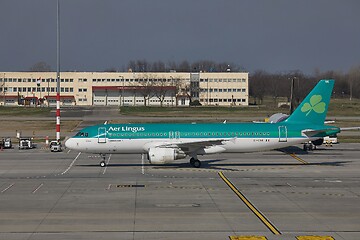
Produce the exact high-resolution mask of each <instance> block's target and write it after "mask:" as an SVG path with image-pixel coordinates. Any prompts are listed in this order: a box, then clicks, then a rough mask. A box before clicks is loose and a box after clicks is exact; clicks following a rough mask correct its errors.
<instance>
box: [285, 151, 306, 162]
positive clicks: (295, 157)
mask: <svg viewBox="0 0 360 240" xmlns="http://www.w3.org/2000/svg"><path fill="white" fill-rule="evenodd" d="M288 154H289V155H290V156H291V157H293V158H294V159H296V160H298V161H299V162H301V163H302V164H309V163H308V162H307V161H305V160H303V159H301V158H299V157H298V156H296V155H295V154H294V153H288Z"/></svg>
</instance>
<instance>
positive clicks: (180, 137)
mask: <svg viewBox="0 0 360 240" xmlns="http://www.w3.org/2000/svg"><path fill="white" fill-rule="evenodd" d="M334 83H335V81H334V80H332V79H329V80H320V81H319V82H318V83H317V85H316V86H315V87H314V88H313V90H312V91H311V92H310V93H309V94H308V95H307V97H306V98H305V99H304V100H303V101H302V103H301V104H300V105H299V106H298V107H297V108H296V109H295V111H294V112H293V113H292V114H291V115H290V116H289V117H288V118H287V119H286V120H284V121H281V122H278V123H262V124H259V123H226V122H224V123H201V124H200V123H199V124H198V123H195V124H194V123H188V124H187V123H145V124H101V125H95V126H89V127H86V128H84V129H82V130H80V131H79V132H78V133H77V134H76V135H75V136H73V137H71V138H69V139H68V140H67V141H66V142H65V146H66V147H67V148H69V149H73V150H77V151H81V152H86V153H91V154H100V155H101V156H102V161H101V162H100V166H101V167H105V166H106V163H105V156H106V154H116V153H117V154H125V153H134V154H147V156H148V160H149V162H150V163H151V164H167V163H172V162H174V161H175V160H178V159H184V158H186V157H187V156H189V157H190V164H191V166H193V167H196V168H199V167H200V166H201V162H200V160H199V159H198V156H199V155H206V154H215V153H223V152H224V153H225V152H226V153H244V152H256V151H267V150H273V149H279V148H284V147H288V146H292V145H295V144H299V143H304V142H307V141H316V140H317V139H322V138H323V137H325V136H331V135H336V134H337V133H339V132H340V131H341V129H340V128H338V127H335V126H328V125H326V124H324V121H325V118H326V114H327V110H328V106H329V103H330V97H331V93H332V90H333V87H334Z"/></svg>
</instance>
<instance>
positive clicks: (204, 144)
mask: <svg viewBox="0 0 360 240" xmlns="http://www.w3.org/2000/svg"><path fill="white" fill-rule="evenodd" d="M227 141H231V139H230V140H229V139H217V140H209V141H193V142H179V143H171V144H170V143H169V144H163V145H160V146H158V147H166V148H180V149H181V150H182V151H184V152H185V153H190V152H195V151H197V150H199V149H202V148H208V147H212V146H216V145H224V144H225V142H227Z"/></svg>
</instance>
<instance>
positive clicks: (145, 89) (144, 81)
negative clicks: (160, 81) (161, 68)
mask: <svg viewBox="0 0 360 240" xmlns="http://www.w3.org/2000/svg"><path fill="white" fill-rule="evenodd" d="M137 82H138V89H139V93H140V95H141V96H142V97H143V98H144V106H145V107H146V106H147V103H148V102H149V100H150V98H152V97H153V96H154V94H155V93H154V84H155V81H154V76H150V75H149V74H142V75H141V76H139V77H138V81H137Z"/></svg>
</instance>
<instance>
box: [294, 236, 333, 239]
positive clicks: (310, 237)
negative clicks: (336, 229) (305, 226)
mask: <svg viewBox="0 0 360 240" xmlns="http://www.w3.org/2000/svg"><path fill="white" fill-rule="evenodd" d="M296 239H297V240H335V239H334V238H333V237H331V236H297V237H296Z"/></svg>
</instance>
